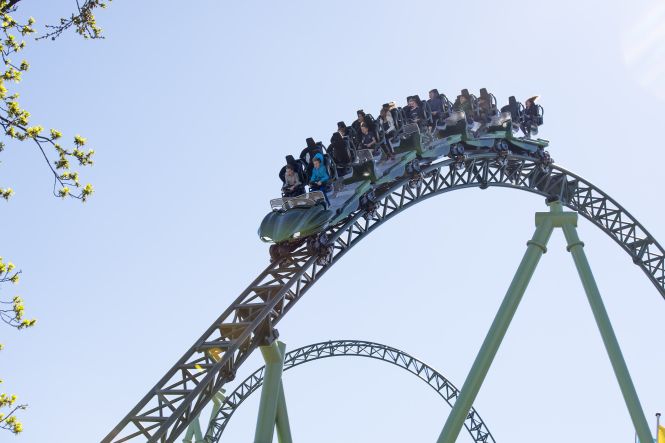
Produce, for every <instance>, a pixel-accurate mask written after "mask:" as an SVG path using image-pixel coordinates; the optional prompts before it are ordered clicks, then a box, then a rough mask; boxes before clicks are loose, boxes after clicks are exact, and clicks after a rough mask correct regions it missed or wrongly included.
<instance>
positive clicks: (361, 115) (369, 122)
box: [351, 109, 374, 146]
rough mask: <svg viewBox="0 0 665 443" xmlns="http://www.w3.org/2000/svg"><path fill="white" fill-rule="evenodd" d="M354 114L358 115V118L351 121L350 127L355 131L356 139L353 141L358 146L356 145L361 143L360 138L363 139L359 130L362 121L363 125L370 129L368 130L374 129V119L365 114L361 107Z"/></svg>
mask: <svg viewBox="0 0 665 443" xmlns="http://www.w3.org/2000/svg"><path fill="white" fill-rule="evenodd" d="M356 115H358V118H357V119H356V121H354V122H353V124H352V125H351V127H352V128H353V129H354V130H355V131H356V133H355V137H356V140H355V141H356V146H358V145H360V144H362V140H363V135H362V132H361V127H362V125H363V123H364V124H365V125H367V127H368V128H369V129H370V131H374V121H373V120H371V119H370V118H369V117H368V116H367V114H365V111H363V110H362V109H359V110H358V111H357V112H356Z"/></svg>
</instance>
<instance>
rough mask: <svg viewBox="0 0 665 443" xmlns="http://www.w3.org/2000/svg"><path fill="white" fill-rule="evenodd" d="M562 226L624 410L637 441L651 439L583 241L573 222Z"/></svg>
mask: <svg viewBox="0 0 665 443" xmlns="http://www.w3.org/2000/svg"><path fill="white" fill-rule="evenodd" d="M562 228H563V233H564V235H565V236H566V241H567V242H568V247H567V249H568V252H570V253H571V254H572V256H573V260H574V261H575V267H576V268H577V273H578V274H579V276H580V280H581V281H582V286H584V292H586V296H587V299H588V300H589V305H591V311H593V316H594V318H595V319H596V324H597V325H598V330H599V331H600V335H601V336H602V338H603V343H604V344H605V349H606V350H607V355H608V356H609V357H610V362H611V363H612V368H613V369H614V374H615V375H616V378H617V381H618V382H619V387H620V388H621V394H623V399H624V401H625V402H626V407H627V408H628V413H629V414H630V418H631V420H632V421H633V426H634V427H635V432H637V436H638V437H639V438H640V441H646V442H648V441H651V438H652V437H651V432H650V431H649V424H648V423H647V419H646V417H645V416H644V411H643V410H642V405H641V404H640V399H639V398H638V396H637V392H636V391H635V386H634V385H633V380H632V379H631V377H630V373H629V372H628V366H626V361H625V360H624V358H623V354H622V353H621V348H620V347H619V342H618V341H617V337H616V335H615V334H614V329H613V328H612V323H611V322H610V317H609V316H608V315H607V310H606V309H605V304H604V303H603V299H602V298H601V296H600V291H599V290H598V286H597V285H596V280H595V279H594V277H593V273H592V272H591V267H590V266H589V261H588V260H587V258H586V254H585V253H584V243H582V241H580V238H579V237H578V235H577V229H576V228H575V226H574V225H570V224H565V225H563V226H562Z"/></svg>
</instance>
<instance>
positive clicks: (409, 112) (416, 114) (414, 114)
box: [404, 96, 425, 123]
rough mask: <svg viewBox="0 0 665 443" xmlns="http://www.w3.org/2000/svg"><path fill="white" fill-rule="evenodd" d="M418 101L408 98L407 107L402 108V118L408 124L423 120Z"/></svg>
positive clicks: (423, 112) (414, 98)
mask: <svg viewBox="0 0 665 443" xmlns="http://www.w3.org/2000/svg"><path fill="white" fill-rule="evenodd" d="M418 101H419V100H417V98H416V97H413V96H411V97H408V98H407V100H406V102H407V106H406V108H404V118H406V120H407V121H408V122H409V123H420V122H422V121H423V120H425V111H423V107H422V104H421V103H418Z"/></svg>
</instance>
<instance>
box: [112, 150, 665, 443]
mask: <svg viewBox="0 0 665 443" xmlns="http://www.w3.org/2000/svg"><path fill="white" fill-rule="evenodd" d="M490 186H498V187H507V188H514V189H520V190H524V191H529V192H533V193H536V194H539V195H542V196H544V197H546V198H548V199H559V200H560V201H561V202H562V203H563V204H564V205H566V206H568V207H569V208H571V209H573V210H575V211H577V212H578V213H579V214H580V215H582V216H583V217H585V218H587V219H588V220H589V221H591V222H592V223H593V224H594V225H596V226H598V227H599V228H600V229H602V230H603V231H604V232H605V233H606V234H608V235H609V236H610V237H611V238H612V239H614V240H615V241H616V242H617V243H618V244H619V245H620V246H621V247H622V248H623V249H624V250H625V251H626V252H627V253H628V254H629V255H630V257H631V258H632V260H633V262H634V263H636V264H637V265H638V266H640V268H641V269H642V270H643V271H644V272H645V273H646V275H647V276H648V278H649V279H650V280H651V281H652V283H653V284H654V285H655V286H656V288H657V289H658V290H659V292H660V293H661V295H663V296H665V263H664V260H665V251H664V250H663V248H662V247H661V246H660V245H659V244H658V243H657V242H656V240H655V239H654V238H653V237H652V236H651V235H650V234H649V233H648V232H647V231H646V229H645V228H644V227H643V226H642V225H641V224H640V223H639V222H637V220H636V219H635V218H633V217H632V216H631V215H630V214H629V213H628V212H627V211H626V210H625V209H623V208H622V207H621V206H620V205H619V204H618V203H617V202H616V201H615V200H613V199H612V198H610V197H609V196H608V195H607V194H605V193H604V192H602V191H601V190H600V189H598V188H596V187H595V186H593V185H592V184H591V183H589V182H588V181H586V180H584V179H582V178H581V177H579V176H577V175H575V174H573V173H571V172H569V171H567V170H565V169H564V168H562V167H560V166H558V165H551V166H548V167H544V166H543V165H541V164H539V163H538V161H537V160H536V159H534V158H531V157H524V156H515V155H509V156H507V157H497V155H496V154H490V153H487V154H477V155H472V156H470V157H469V158H468V159H467V160H466V161H465V162H463V163H459V162H456V161H454V160H445V161H440V162H437V163H433V164H431V165H429V166H427V167H424V168H423V169H422V171H421V172H419V173H417V174H416V175H413V176H409V177H403V178H402V179H401V180H399V181H397V182H395V183H394V184H393V185H392V186H390V187H388V188H387V189H376V190H375V191H374V193H375V199H374V201H375V203H376V204H375V205H374V207H373V208H372V209H371V210H368V209H364V210H359V211H357V212H355V213H354V214H352V215H351V216H349V218H348V219H347V220H346V221H345V222H343V223H341V224H339V225H337V226H333V227H330V228H329V229H328V230H327V231H326V232H325V235H326V239H327V242H329V245H330V249H329V250H330V251H331V254H330V256H329V257H328V258H327V259H326V260H325V261H322V260H321V259H320V257H317V256H312V255H310V254H309V253H308V252H307V247H306V246H305V245H302V246H301V247H299V248H297V249H296V250H294V251H293V252H292V253H291V254H290V255H289V256H288V257H285V258H283V259H280V260H278V261H276V262H273V263H271V264H270V265H269V266H268V267H267V268H266V269H265V270H264V271H263V272H261V274H260V275H259V276H258V277H257V278H256V279H255V280H254V281H253V282H252V283H251V284H250V285H249V287H247V289H245V290H244V291H243V292H242V293H241V294H240V296H238V297H237V298H236V300H235V301H234V302H233V303H232V304H231V305H230V306H229V307H228V308H227V309H226V310H225V311H224V312H223V313H222V315H221V316H220V317H219V318H218V319H217V320H216V321H215V322H214V323H213V324H212V325H211V326H210V327H209V328H208V330H207V331H205V333H204V334H203V335H202V336H201V338H199V339H198V340H197V341H196V343H194V345H193V346H192V347H191V348H190V349H189V350H188V351H187V352H186V353H185V354H184V355H183V356H182V357H181V358H180V359H179V360H178V362H177V363H176V364H175V365H174V366H173V367H172V368H171V369H169V370H168V372H167V373H166V374H165V375H164V376H163V377H162V379H161V380H159V382H158V383H157V384H156V385H155V386H154V387H153V388H152V389H150V391H149V392H148V393H147V394H146V395H145V396H144V397H143V398H142V399H141V400H140V401H139V403H138V404H137V405H136V406H135V407H134V408H133V409H132V410H131V411H130V412H129V414H128V415H127V416H126V417H125V418H124V419H123V420H122V421H121V422H120V423H119V424H118V425H117V426H116V427H115V428H114V429H113V430H112V431H111V432H110V433H109V434H108V435H107V436H106V437H105V438H104V439H103V440H102V443H111V442H114V443H120V442H124V441H129V440H136V441H148V442H174V441H175V439H176V438H177V437H178V435H180V434H181V433H182V432H184V431H185V429H186V428H187V426H188V424H189V423H190V422H191V421H192V420H194V419H195V418H196V417H197V416H198V414H199V413H200V412H201V410H202V409H203V408H204V406H205V405H206V404H207V403H208V402H209V401H210V400H211V398H212V397H213V395H214V394H215V393H216V392H218V391H219V390H220V389H221V388H222V387H223V386H224V385H225V384H226V383H228V382H229V381H231V380H233V378H234V376H235V373H236V370H237V369H238V368H239V367H240V366H241V365H242V363H243V362H244V361H245V360H246V359H247V356H248V355H249V354H250V353H251V352H253V351H254V350H255V349H256V348H257V347H259V346H263V345H268V344H270V343H272V342H273V341H274V340H275V339H276V336H277V333H276V330H275V329H274V328H275V325H276V324H277V323H278V322H279V321H280V320H281V319H282V318H283V317H284V315H285V314H286V313H287V312H288V311H289V310H290V309H291V308H292V307H293V305H295V304H296V303H297V302H298V300H300V298H301V297H302V296H303V295H304V294H305V293H306V292H307V290H309V288H310V287H311V286H312V285H313V284H314V283H315V282H316V280H318V279H319V278H320V277H321V276H322V275H323V274H324V273H325V272H326V271H327V270H328V269H329V268H330V267H331V266H332V265H334V264H335V263H336V262H337V260H339V259H340V258H341V257H342V256H343V255H344V254H345V253H346V252H347V251H348V250H349V249H350V248H351V247H353V246H354V245H356V244H357V243H358V242H359V241H360V240H362V239H363V238H364V237H365V236H366V235H367V234H369V233H370V232H372V231H373V230H374V229H376V228H377V227H378V226H380V225H381V224H382V223H383V222H385V221H387V220H389V219H390V218H392V217H393V216H395V215H397V214H398V213H400V212H401V211H402V210H404V209H407V208H409V207H411V206H412V205H414V204H416V203H418V202H420V201H423V200H425V199H427V198H429V197H433V196H435V195H439V194H443V193H445V192H449V191H453V190H457V189H464V188H470V187H480V188H481V189H485V188H487V187H490Z"/></svg>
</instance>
